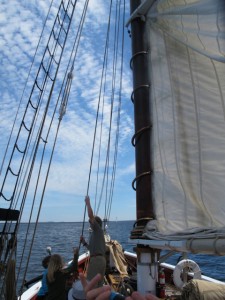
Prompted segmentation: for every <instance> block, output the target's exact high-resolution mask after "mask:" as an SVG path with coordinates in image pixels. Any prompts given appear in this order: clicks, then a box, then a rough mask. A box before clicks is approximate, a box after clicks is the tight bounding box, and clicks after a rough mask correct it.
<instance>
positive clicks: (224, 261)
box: [17, 221, 225, 282]
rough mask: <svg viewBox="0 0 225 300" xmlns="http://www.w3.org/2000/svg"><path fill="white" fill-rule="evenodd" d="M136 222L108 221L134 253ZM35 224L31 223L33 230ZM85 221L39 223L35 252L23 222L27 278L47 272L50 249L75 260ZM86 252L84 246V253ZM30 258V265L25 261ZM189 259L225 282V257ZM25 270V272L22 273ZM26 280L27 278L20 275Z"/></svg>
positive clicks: (19, 249) (21, 254) (21, 253)
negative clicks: (45, 265)
mask: <svg viewBox="0 0 225 300" xmlns="http://www.w3.org/2000/svg"><path fill="white" fill-rule="evenodd" d="M133 224H134V221H117V222H116V221H113V222H109V223H108V229H107V231H108V233H109V234H110V236H111V239H114V240H118V241H119V242H120V243H121V245H122V246H123V248H124V249H125V250H128V251H131V252H133V248H134V246H135V245H134V244H130V243H128V238H129V236H130V232H131V230H132V228H133ZM34 226H35V225H34V224H31V229H32V230H33V228H34ZM82 228H83V224H82V223H81V222H76V223H66V222H63V223H54V222H53V223H52V222H50V223H40V224H38V226H37V230H36V235H35V239H34V241H33V249H32V252H31V253H29V251H28V250H26V251H24V250H23V248H24V242H25V241H26V240H27V248H30V243H31V234H29V232H27V224H21V225H20V230H19V234H18V246H17V255H18V257H19V258H21V257H23V262H21V270H22V271H24V269H26V268H27V272H26V276H25V278H24V279H25V280H26V281H29V280H31V279H32V278H34V277H36V276H38V275H40V274H41V273H42V271H43V268H42V265H41V262H42V259H43V258H44V257H45V256H46V255H47V252H46V248H47V247H51V248H52V253H58V254H60V255H61V256H62V257H63V258H64V261H65V262H67V261H69V260H71V259H72V257H73V255H72V253H73V247H78V246H79V239H80V235H81V233H82ZM88 229H89V224H88V223H85V226H84V231H83V232H84V234H83V235H84V236H85V238H86V239H88V235H89V230H88ZM84 251H85V248H83V247H82V246H81V248H80V254H81V253H83V252H84ZM179 256H180V255H179V254H176V255H174V256H173V257H170V258H169V259H168V260H166V262H168V263H173V264H176V263H177V261H178V259H179ZM28 257H30V260H29V264H28V265H26V264H25V262H26V261H27V258H28ZM188 258H189V259H193V260H195V261H196V262H197V263H198V265H199V267H200V268H201V271H202V273H203V274H204V275H206V276H210V277H213V278H215V279H218V280H222V281H224V282H225V257H222V256H213V255H189V256H188ZM21 273H23V272H21ZM19 281H20V282H22V281H23V278H19Z"/></svg>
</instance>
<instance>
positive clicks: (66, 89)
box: [18, 78, 72, 279]
mask: <svg viewBox="0 0 225 300" xmlns="http://www.w3.org/2000/svg"><path fill="white" fill-rule="evenodd" d="M70 79H72V78H70ZM70 88H71V81H69V84H68V86H66V87H65V91H66V92H65V93H64V94H63V97H65V101H66V100H67V97H68V95H69V92H70ZM60 94H61V90H60V93H59V96H58V99H57V102H56V104H55V109H54V112H53V115H52V118H51V121H50V124H49V128H48V132H47V135H46V138H45V141H46V143H45V144H44V149H43V151H42V159H41V163H40V168H39V174H38V180H37V183H36V188H35V193H34V198H33V204H32V209H31V214H30V219H29V222H28V224H30V221H31V216H32V212H33V206H34V202H35V199H36V192H37V187H38V185H39V178H40V173H41V168H42V162H43V158H44V154H45V148H46V145H47V140H48V137H49V134H50V130H51V128H52V124H53V120H54V117H55V114H56V110H57V107H58V103H59V99H60ZM62 102H63V101H62ZM62 117H63V115H61V116H60V117H59V125H58V129H57V132H56V137H55V143H54V149H55V144H56V140H57V136H58V131H59V126H60V122H61V120H62ZM39 135H40V136H41V134H39ZM39 139H40V138H39ZM54 149H53V152H54ZM53 152H52V155H51V158H50V162H49V170H50V166H51V161H52V156H53ZM48 173H49V171H48ZM47 179H48V174H47V175H46V184H47ZM46 184H45V186H46ZM43 197H44V194H43V195H42V198H41V201H40V204H39V210H38V215H37V219H36V222H35V224H37V223H38V220H39V215H40V211H41V207H42V203H43ZM28 232H29V225H28V228H27V235H28ZM35 233H36V226H35V228H34V231H33V237H34V236H35ZM27 235H26V237H27ZM32 245H33V244H32ZM25 246H26V239H25V242H24V247H23V249H25ZM23 254H24V252H23V253H22V255H21V260H20V267H19V270H20V268H21V263H22V260H23ZM18 273H19V272H18ZM25 275H26V274H25ZM24 279H25V278H24Z"/></svg>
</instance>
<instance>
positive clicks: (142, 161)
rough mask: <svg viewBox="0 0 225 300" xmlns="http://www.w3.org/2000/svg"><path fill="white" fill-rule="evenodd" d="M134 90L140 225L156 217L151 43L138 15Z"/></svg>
mask: <svg viewBox="0 0 225 300" xmlns="http://www.w3.org/2000/svg"><path fill="white" fill-rule="evenodd" d="M141 2H142V1H141V0H131V1H130V10H131V14H132V13H133V12H134V11H135V10H136V8H137V7H138V6H139V5H140V4H141ZM131 41H132V59H131V68H132V70H133V93H132V101H133V103H134V124H135V134H134V137H133V141H134V143H133V144H135V158H136V159H135V161H136V178H135V179H134V181H133V185H134V184H135V185H136V217H137V223H139V225H141V227H142V225H145V224H146V222H147V221H148V220H149V219H153V218H154V213H153V204H152V176H151V170H152V163H151V154H150V142H151V140H150V139H151V126H152V124H151V106H150V101H149V92H150V79H149V71H148V52H149V45H148V39H147V37H146V30H145V20H144V19H142V17H140V16H139V17H136V18H134V19H132V21H131Z"/></svg>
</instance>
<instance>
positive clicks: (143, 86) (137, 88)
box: [130, 84, 151, 103]
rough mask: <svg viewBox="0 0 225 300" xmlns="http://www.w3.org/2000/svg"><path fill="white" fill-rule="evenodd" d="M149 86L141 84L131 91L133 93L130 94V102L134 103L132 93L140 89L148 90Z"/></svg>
mask: <svg viewBox="0 0 225 300" xmlns="http://www.w3.org/2000/svg"><path fill="white" fill-rule="evenodd" d="M150 86H151V85H150V84H141V85H139V86H138V87H136V89H134V90H133V92H132V94H131V97H130V98H131V101H132V102H133V103H134V93H135V92H136V91H138V90H139V89H142V88H148V89H149V88H150Z"/></svg>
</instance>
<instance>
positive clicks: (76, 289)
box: [68, 280, 86, 300]
mask: <svg viewBox="0 0 225 300" xmlns="http://www.w3.org/2000/svg"><path fill="white" fill-rule="evenodd" d="M85 299H86V296H85V293H84V289H83V286H82V283H81V281H80V280H76V281H75V282H74V283H73V287H72V288H71V289H70V290H69V293H68V300H85Z"/></svg>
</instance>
